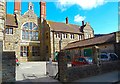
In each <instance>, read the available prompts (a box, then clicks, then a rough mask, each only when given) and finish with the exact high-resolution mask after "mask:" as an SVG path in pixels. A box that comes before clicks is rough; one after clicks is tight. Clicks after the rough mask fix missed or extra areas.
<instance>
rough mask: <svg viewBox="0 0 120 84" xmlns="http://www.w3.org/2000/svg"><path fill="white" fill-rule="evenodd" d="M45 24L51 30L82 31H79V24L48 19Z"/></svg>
mask: <svg viewBox="0 0 120 84" xmlns="http://www.w3.org/2000/svg"><path fill="white" fill-rule="evenodd" d="M47 24H48V25H49V27H50V28H51V30H52V31H60V32H70V33H82V32H80V26H79V25H73V24H65V23H60V22H53V21H48V20H47Z"/></svg>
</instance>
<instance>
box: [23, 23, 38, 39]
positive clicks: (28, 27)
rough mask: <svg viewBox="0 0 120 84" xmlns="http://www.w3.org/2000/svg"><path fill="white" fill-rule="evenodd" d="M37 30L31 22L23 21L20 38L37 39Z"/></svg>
mask: <svg viewBox="0 0 120 84" xmlns="http://www.w3.org/2000/svg"><path fill="white" fill-rule="evenodd" d="M38 35H39V32H38V26H37V25H36V24H35V23H33V22H28V23H25V24H24V25H23V27H22V39H23V40H30V41H37V40H39V38H38Z"/></svg>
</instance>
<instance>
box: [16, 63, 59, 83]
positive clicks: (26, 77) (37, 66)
mask: <svg viewBox="0 0 120 84" xmlns="http://www.w3.org/2000/svg"><path fill="white" fill-rule="evenodd" d="M47 69H48V70H51V72H50V73H51V76H53V75H52V74H55V73H54V71H55V70H53V69H51V68H50V67H49V66H48V65H47ZM48 70H47V71H48ZM49 75H50V74H49ZM16 81H17V82H58V80H55V79H53V78H51V77H49V76H48V75H46V62H25V63H20V66H16Z"/></svg>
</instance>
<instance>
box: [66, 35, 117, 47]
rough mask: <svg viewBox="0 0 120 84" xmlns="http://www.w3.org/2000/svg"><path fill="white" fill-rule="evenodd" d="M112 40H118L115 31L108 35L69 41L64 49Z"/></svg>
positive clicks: (110, 41)
mask: <svg viewBox="0 0 120 84" xmlns="http://www.w3.org/2000/svg"><path fill="white" fill-rule="evenodd" d="M112 42H116V38H115V34H114V33H112V34H107V35H104V36H100V37H93V38H90V39H86V40H81V41H76V42H72V43H69V44H68V45H67V46H66V47H65V48H64V49H73V48H81V47H85V46H91V45H98V44H104V43H112Z"/></svg>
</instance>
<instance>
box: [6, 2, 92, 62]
mask: <svg viewBox="0 0 120 84" xmlns="http://www.w3.org/2000/svg"><path fill="white" fill-rule="evenodd" d="M91 37H94V30H93V28H92V27H91V26H90V24H89V23H88V22H87V23H86V24H84V21H82V26H79V25H75V24H70V23H69V20H68V17H67V18H66V23H61V22H53V21H48V20H46V2H44V1H41V2H40V18H38V17H37V16H36V14H35V13H34V5H33V4H32V3H31V2H30V3H29V6H28V11H27V12H25V13H24V14H23V15H21V0H15V2H14V14H7V15H6V27H5V33H4V51H15V52H16V57H17V58H18V59H19V60H20V61H37V60H48V59H49V58H50V57H51V58H52V59H53V58H54V53H55V52H56V51H58V52H59V51H60V50H61V49H63V48H64V47H65V46H66V45H67V44H68V43H70V42H74V41H79V40H83V39H88V38H91Z"/></svg>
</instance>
